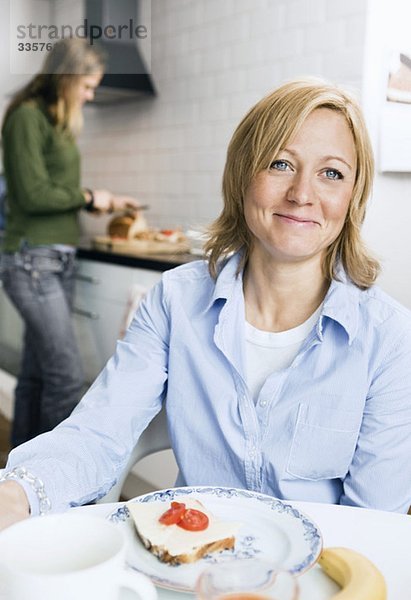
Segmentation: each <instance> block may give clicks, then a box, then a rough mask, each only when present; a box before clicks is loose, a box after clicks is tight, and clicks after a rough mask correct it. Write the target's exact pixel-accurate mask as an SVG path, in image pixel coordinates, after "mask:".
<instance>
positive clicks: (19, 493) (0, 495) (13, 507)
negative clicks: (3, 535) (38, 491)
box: [0, 481, 30, 531]
mask: <svg viewBox="0 0 411 600" xmlns="http://www.w3.org/2000/svg"><path fill="white" fill-rule="evenodd" d="M29 516H30V506H29V502H28V499H27V496H26V492H25V491H24V489H23V488H22V486H21V485H20V484H19V483H17V482H16V481H5V482H3V483H1V484H0V531H1V530H2V529H5V528H6V527H9V526H10V525H13V523H17V522H18V521H22V520H23V519H27V517H29Z"/></svg>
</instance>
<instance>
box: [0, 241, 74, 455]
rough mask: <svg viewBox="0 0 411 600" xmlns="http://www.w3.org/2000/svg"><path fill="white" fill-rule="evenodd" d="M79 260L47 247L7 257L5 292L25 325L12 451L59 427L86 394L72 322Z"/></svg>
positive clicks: (4, 257) (4, 259)
mask: <svg viewBox="0 0 411 600" xmlns="http://www.w3.org/2000/svg"><path fill="white" fill-rule="evenodd" d="M74 258H75V257H74V253H71V252H60V251H59V250H55V249H53V248H50V247H47V246H37V247H31V248H23V249H22V250H21V251H20V252H16V253H15V254H4V255H3V256H2V269H3V272H2V279H3V286H4V289H5V291H6V293H7V294H8V296H9V297H10V299H11V301H12V302H13V304H14V306H15V307H16V309H17V310H18V311H19V313H20V315H21V317H22V318H23V320H24V323H25V332H24V346H23V355H22V361H21V367H20V373H19V376H18V379H17V386H16V390H15V405H14V419H13V425H12V432H11V444H12V447H15V446H18V445H19V444H22V443H23V442H25V441H27V440H29V439H31V438H33V437H35V436H36V435H38V434H39V433H43V432H45V431H49V430H50V429H52V428H53V427H55V426H56V425H58V424H59V423H60V422H61V421H63V420H64V419H65V418H66V417H68V416H69V415H70V413H71V412H72V410H73V408H74V407H75V406H76V405H77V403H78V401H79V400H80V398H81V396H82V393H83V391H84V374H83V368H82V363H81V359H80V354H79V351H78V348H77V342H76V339H75V333H74V327H73V323H72V319H71V307H72V303H73V293H74Z"/></svg>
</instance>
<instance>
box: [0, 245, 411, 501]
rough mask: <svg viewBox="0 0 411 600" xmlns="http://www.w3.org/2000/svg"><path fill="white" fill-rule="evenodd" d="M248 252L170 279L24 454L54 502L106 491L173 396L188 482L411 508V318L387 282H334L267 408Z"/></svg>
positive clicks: (271, 384) (20, 457)
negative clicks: (255, 356)
mask: <svg viewBox="0 0 411 600" xmlns="http://www.w3.org/2000/svg"><path fill="white" fill-rule="evenodd" d="M237 266H238V256H233V257H232V258H231V259H230V260H228V261H227V262H226V264H225V266H224V268H223V269H222V271H221V272H220V275H219V277H218V279H217V281H216V282H215V281H213V280H212V278H211V277H210V275H209V273H208V269H207V264H206V263H205V262H203V261H198V262H194V263H189V264H187V265H184V266H182V267H178V268H177V269H173V270H171V271H167V272H166V273H164V276H163V278H162V281H161V282H160V283H159V284H157V285H156V286H155V287H154V288H153V289H152V290H151V291H150V293H149V294H148V295H147V297H146V298H145V300H144V301H143V302H142V304H141V305H140V308H139V309H138V311H137V313H136V316H135V318H134V320H133V322H132V324H131V326H130V328H129V329H128V331H127V333H126V336H125V338H124V339H123V340H121V341H119V342H118V344H117V349H116V353H115V355H114V356H113V358H111V360H110V361H109V362H108V364H107V366H106V368H105V369H104V370H103V372H102V373H101V374H100V376H99V377H98V379H97V380H96V382H95V383H94V384H93V386H92V387H91V389H90V390H89V391H88V393H87V394H86V396H85V397H84V398H83V400H82V402H81V403H80V405H79V406H78V408H77V409H76V410H75V411H74V413H73V414H72V416H71V417H70V418H69V419H67V420H66V421H65V422H64V423H62V424H61V425H60V426H58V427H57V428H56V429H55V430H54V431H53V432H50V433H47V434H44V435H42V436H40V437H38V438H37V439H35V440H32V441H30V442H28V443H26V444H24V445H22V446H20V447H19V448H17V449H15V450H14V451H13V452H12V453H11V457H10V461H9V464H8V468H11V467H13V466H16V465H24V466H26V467H27V469H28V470H29V471H30V472H32V473H34V474H36V475H37V476H39V477H40V478H41V479H42V480H43V481H44V483H45V486H46V490H47V492H48V494H49V496H50V499H51V502H52V505H53V509H54V510H64V509H65V508H67V507H68V506H73V505H78V504H83V503H85V502H88V501H91V500H93V499H94V498H96V497H98V496H102V495H104V494H105V493H106V492H107V491H108V490H109V488H110V487H111V486H112V485H113V483H114V482H115V480H116V478H117V476H118V474H119V472H120V471H121V470H122V469H123V468H124V466H125V464H126V462H127V458H128V456H129V453H130V451H131V450H132V448H133V446H134V444H135V443H136V441H137V439H138V437H139V435H140V434H141V432H142V431H143V430H144V429H145V427H146V426H147V424H148V423H149V422H150V420H151V419H152V418H153V417H154V416H155V414H156V413H157V412H158V411H159V410H160V408H161V406H162V403H163V402H165V403H166V411H167V419H168V424H169V431H170V439H171V442H172V446H173V449H174V453H175V456H176V459H177V463H178V465H179V468H180V475H179V480H178V484H179V485H185V484H187V485H217V486H235V487H240V488H248V489H252V490H257V491H260V492H264V493H267V494H271V495H273V496H277V497H279V498H285V499H290V500H292V499H296V500H308V501H318V502H331V503H341V504H348V505H357V506H363V507H373V508H380V509H386V510H393V511H404V512H405V511H406V510H407V509H408V506H409V504H410V500H411V314H410V312H409V311H408V310H406V309H405V308H404V307H402V306H401V305H399V304H398V303H396V302H395V301H394V300H393V299H392V298H390V297H389V296H387V295H386V294H385V293H384V292H382V291H381V290H380V289H378V287H372V288H370V289H369V290H366V291H362V290H360V289H359V288H357V287H356V286H354V285H353V284H352V283H350V282H348V281H345V280H344V281H341V282H339V281H333V282H332V283H331V286H330V288H329V290H328V293H327V296H326V298H325V301H324V305H323V309H322V312H321V315H320V317H319V320H318V322H317V324H316V326H315V327H314V328H313V330H312V332H311V333H310V335H309V336H308V338H307V339H306V340H305V342H304V344H303V345H302V347H301V349H300V351H299V353H298V355H297V356H296V358H295V360H294V361H293V363H292V364H291V366H290V367H288V368H287V369H284V370H282V371H279V372H275V373H272V374H271V375H270V376H269V377H268V378H267V380H266V381H265V383H264V385H263V387H262V389H261V392H260V394H259V397H258V401H257V403H256V404H254V402H253V400H252V398H251V396H250V392H249V390H248V387H247V381H246V375H245V373H246V366H245V364H244V361H245V336H244V323H245V311H244V296H243V289H242V277H241V274H240V275H239V276H236V270H237Z"/></svg>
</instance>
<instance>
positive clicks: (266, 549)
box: [108, 487, 322, 592]
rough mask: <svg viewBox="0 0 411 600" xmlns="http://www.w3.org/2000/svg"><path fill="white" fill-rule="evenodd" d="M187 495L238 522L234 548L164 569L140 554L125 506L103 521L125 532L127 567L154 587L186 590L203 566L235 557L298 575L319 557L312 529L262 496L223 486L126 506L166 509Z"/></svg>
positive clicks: (172, 492)
mask: <svg viewBox="0 0 411 600" xmlns="http://www.w3.org/2000/svg"><path fill="white" fill-rule="evenodd" d="M187 495H192V496H193V497H194V498H198V499H199V500H200V501H201V502H202V503H203V504H204V505H205V506H206V507H207V509H209V510H210V511H211V512H212V513H213V514H215V515H218V517H219V518H220V519H224V520H227V521H228V520H231V521H238V522H240V523H242V524H243V525H242V526H241V528H240V530H239V532H238V534H237V535H236V543H235V548H234V550H226V551H224V552H220V553H218V554H217V553H216V554H210V555H209V556H205V557H204V558H202V559H201V560H199V561H197V562H195V563H193V564H182V565H178V566H171V565H167V564H165V563H162V562H160V561H159V560H158V559H157V558H156V557H155V556H154V555H153V554H151V552H149V551H148V550H146V548H145V547H144V545H143V543H142V542H141V541H140V539H139V537H138V536H137V533H136V530H135V526H134V522H133V520H132V518H131V516H130V514H129V511H128V509H127V507H126V506H122V507H120V508H118V509H117V510H116V511H114V512H113V513H112V514H111V515H109V517H108V518H109V519H110V520H111V521H113V522H114V523H118V524H119V525H120V526H121V527H123V528H124V530H125V533H126V536H127V539H128V542H129V544H128V554H127V563H128V564H129V566H130V567H132V568H134V569H136V570H138V571H140V572H141V573H144V574H145V575H147V576H148V577H150V578H151V579H152V581H153V582H154V583H155V584H156V585H158V586H161V587H165V588H168V589H172V590H177V591H180V592H192V591H193V590H194V586H195V582H196V580H197V578H198V576H199V575H200V573H201V572H202V570H203V569H204V565H205V564H208V563H212V562H222V561H227V560H235V559H237V558H253V557H259V558H265V559H267V560H270V561H271V562H272V563H274V564H276V565H277V566H279V567H282V568H283V569H287V570H288V571H291V573H294V574H295V575H299V574H301V573H303V572H304V571H306V570H307V569H309V568H310V567H312V565H313V564H314V563H315V562H316V561H317V559H318V557H319V555H320V552H321V548H322V537H321V533H320V531H319V529H318V527H317V525H315V523H313V522H312V521H311V519H310V518H309V517H307V516H306V515H304V514H302V513H301V512H300V511H298V510H297V509H295V508H293V507H292V506H291V505H290V504H287V503H285V502H283V501H281V500H277V499H276V498H273V497H272V496H267V495H265V494H259V493H257V492H252V491H248V490H240V489H235V488H224V487H181V488H172V489H168V490H161V491H159V492H153V493H150V494H145V495H144V496H139V497H137V498H134V499H133V500H131V501H130V502H162V503H164V510H167V507H168V505H169V503H170V502H171V501H172V500H178V498H179V497H181V496H187Z"/></svg>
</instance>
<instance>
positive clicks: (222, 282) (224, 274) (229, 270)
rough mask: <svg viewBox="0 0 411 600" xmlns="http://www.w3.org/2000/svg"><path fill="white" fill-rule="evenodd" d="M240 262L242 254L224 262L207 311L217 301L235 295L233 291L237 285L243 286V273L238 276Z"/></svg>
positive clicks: (234, 255) (237, 254)
mask: <svg viewBox="0 0 411 600" xmlns="http://www.w3.org/2000/svg"><path fill="white" fill-rule="evenodd" d="M240 260H241V252H237V253H236V254H233V256H230V257H229V258H227V259H226V260H225V261H224V263H223V265H222V267H221V269H220V271H219V273H218V276H217V279H216V282H215V286H214V291H213V294H212V296H211V299H210V302H209V303H208V306H207V309H209V308H211V306H212V305H213V304H214V302H216V300H227V299H228V298H229V297H230V296H231V294H232V293H233V289H234V287H235V286H236V285H238V284H241V286H242V273H241V272H240V273H239V274H238V275H237V270H238V265H239V263H240Z"/></svg>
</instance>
